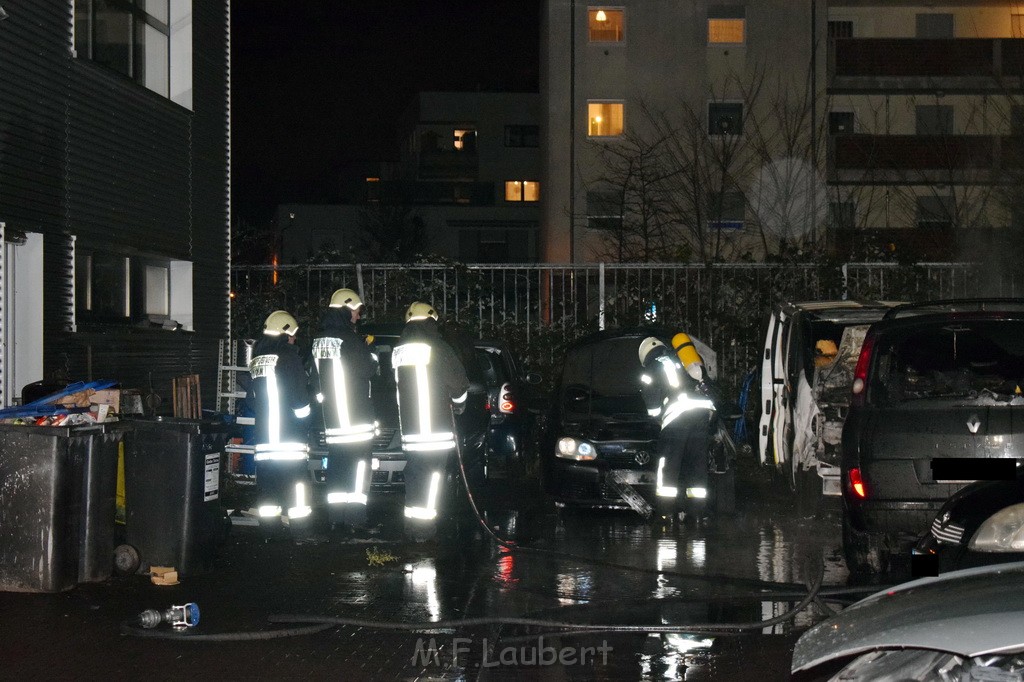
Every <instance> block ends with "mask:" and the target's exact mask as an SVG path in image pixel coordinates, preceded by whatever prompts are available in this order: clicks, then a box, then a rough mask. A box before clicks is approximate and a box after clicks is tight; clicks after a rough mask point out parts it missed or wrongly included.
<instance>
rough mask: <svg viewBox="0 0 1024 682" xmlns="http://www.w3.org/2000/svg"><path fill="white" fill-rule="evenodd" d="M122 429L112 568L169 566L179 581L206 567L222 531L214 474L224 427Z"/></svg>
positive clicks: (169, 422)
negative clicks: (120, 534) (120, 526)
mask: <svg viewBox="0 0 1024 682" xmlns="http://www.w3.org/2000/svg"><path fill="white" fill-rule="evenodd" d="M125 424H126V426H127V430H126V434H125V462H124V476H125V485H124V488H125V491H124V492H125V529H124V533H125V544H126V545H127V547H124V546H122V547H118V549H117V555H116V557H115V559H116V562H117V566H118V568H119V569H120V570H122V571H127V572H130V571H134V570H135V569H137V568H139V567H140V566H141V567H146V566H172V567H174V568H175V569H177V571H178V575H180V576H189V575H197V574H200V573H204V572H207V571H209V570H211V569H212V568H213V560H214V558H215V555H216V551H217V545H218V544H219V543H220V541H221V540H222V539H223V537H224V533H225V530H226V527H227V526H226V520H225V514H224V510H223V508H222V507H221V504H220V471H221V463H222V462H221V460H222V457H223V454H224V445H225V443H226V441H227V437H228V433H229V426H228V425H226V424H223V423H219V422H212V421H197V420H189V419H170V418H157V419H145V420H144V419H138V420H130V421H127V422H125ZM132 551H134V552H135V553H136V554H135V555H134V556H133V555H132ZM132 564H134V566H133V565H132Z"/></svg>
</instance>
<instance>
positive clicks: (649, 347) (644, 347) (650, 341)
mask: <svg viewBox="0 0 1024 682" xmlns="http://www.w3.org/2000/svg"><path fill="white" fill-rule="evenodd" d="M655 348H665V344H664V343H663V342H661V341H659V340H658V339H656V338H654V337H653V336H648V337H647V338H646V339H644V340H643V341H641V342H640V350H639V354H640V364H641V365H642V364H644V363H645V362H647V356H648V355H650V354H651V352H652V351H653V350H654V349H655Z"/></svg>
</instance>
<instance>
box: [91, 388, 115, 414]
mask: <svg viewBox="0 0 1024 682" xmlns="http://www.w3.org/2000/svg"><path fill="white" fill-rule="evenodd" d="M89 402H90V403H91V404H93V405H109V406H110V409H112V410H113V411H114V412H117V413H118V414H120V413H121V389H119V388H106V389H103V390H102V391H96V392H95V393H93V394H92V395H91V396H89Z"/></svg>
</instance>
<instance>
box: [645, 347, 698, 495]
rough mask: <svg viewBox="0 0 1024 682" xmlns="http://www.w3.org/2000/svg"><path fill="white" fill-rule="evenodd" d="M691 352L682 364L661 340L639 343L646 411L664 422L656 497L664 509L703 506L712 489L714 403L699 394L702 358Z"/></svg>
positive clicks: (660, 435) (659, 439) (659, 437)
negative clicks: (710, 419)
mask: <svg viewBox="0 0 1024 682" xmlns="http://www.w3.org/2000/svg"><path fill="white" fill-rule="evenodd" d="M686 340H687V341H689V337H687V339H686ZM690 347H692V342H691V343H690ZM693 355H695V356H696V358H697V359H696V360H693V359H692V357H691V356H690V355H689V353H687V360H688V361H689V364H687V365H686V369H684V365H683V362H682V361H680V360H679V359H678V358H677V357H676V355H675V354H673V353H672V351H671V350H670V349H669V348H668V347H667V346H666V345H665V344H664V343H663V342H662V341H660V340H659V339H657V338H655V337H653V336H650V337H647V338H646V339H644V340H643V341H641V342H640V349H639V356H640V364H641V365H642V366H643V374H641V376H640V381H641V393H642V395H643V398H644V403H645V405H646V406H647V413H648V414H649V415H651V416H652V417H655V418H657V419H658V422H659V424H660V426H661V431H660V433H659V435H658V453H657V458H658V462H657V464H658V469H657V478H656V484H657V485H656V488H655V496H656V497H657V502H658V508H659V511H660V512H661V513H662V514H669V513H675V512H679V511H687V508H688V507H689V506H692V505H702V504H703V502H704V500H705V498H707V494H708V490H707V485H708V484H707V481H708V471H707V452H708V444H707V424H708V410H714V409H715V406H714V403H713V402H711V400H709V399H707V398H706V397H704V396H703V395H701V394H700V390H699V388H698V385H699V384H698V382H699V381H703V362H701V361H700V356H699V355H698V354H697V352H696V350H695V349H694V350H693ZM691 368H692V369H691ZM691 372H692V373H691ZM694 375H697V376H698V377H699V380H698V379H696V378H695V377H694ZM680 482H682V484H683V485H682V486H680ZM680 487H682V488H683V490H682V491H680Z"/></svg>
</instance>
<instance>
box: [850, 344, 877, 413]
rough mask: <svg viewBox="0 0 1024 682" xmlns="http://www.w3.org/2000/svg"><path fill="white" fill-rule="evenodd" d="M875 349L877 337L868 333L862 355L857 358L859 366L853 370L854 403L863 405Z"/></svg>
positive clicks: (852, 401)
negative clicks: (872, 354)
mask: <svg viewBox="0 0 1024 682" xmlns="http://www.w3.org/2000/svg"><path fill="white" fill-rule="evenodd" d="M874 349H875V337H874V335H873V334H868V335H867V337H865V339H864V344H863V345H862V346H861V347H860V357H859V358H857V366H856V367H855V368H854V370H853V386H852V389H853V398H852V400H851V404H852V405H856V406H861V405H863V404H864V398H865V396H866V395H867V392H868V391H867V389H868V366H869V365H870V364H871V352H872V351H873V350H874Z"/></svg>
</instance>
